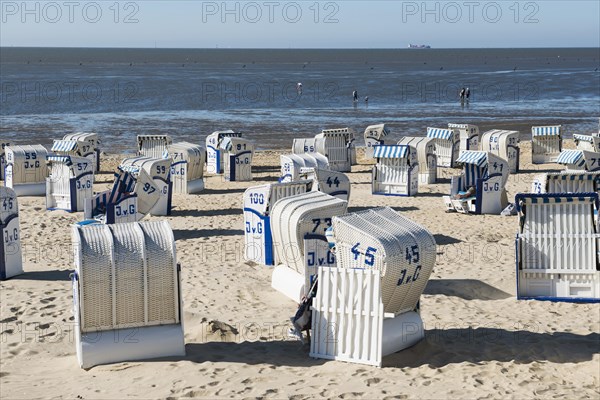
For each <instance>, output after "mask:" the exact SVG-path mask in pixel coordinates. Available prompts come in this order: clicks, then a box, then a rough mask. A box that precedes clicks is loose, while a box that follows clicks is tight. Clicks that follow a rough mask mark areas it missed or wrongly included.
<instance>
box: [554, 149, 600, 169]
mask: <svg viewBox="0 0 600 400" xmlns="http://www.w3.org/2000/svg"><path fill="white" fill-rule="evenodd" d="M556 163H557V164H562V165H564V166H565V167H566V170H567V171H589V172H594V171H600V153H596V152H593V151H587V150H563V151H561V152H560V154H559V155H558V158H557V159H556Z"/></svg>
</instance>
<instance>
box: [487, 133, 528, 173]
mask: <svg viewBox="0 0 600 400" xmlns="http://www.w3.org/2000/svg"><path fill="white" fill-rule="evenodd" d="M519 141H520V139H519V132H518V131H505V130H499V129H492V130H490V131H487V132H485V133H484V134H483V135H482V138H481V150H483V151H488V152H490V153H492V154H495V155H497V156H498V157H500V158H502V159H504V160H506V161H507V162H508V170H509V172H510V173H511V174H516V173H517V172H519V155H520V148H519Z"/></svg>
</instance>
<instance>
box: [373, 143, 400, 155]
mask: <svg viewBox="0 0 600 400" xmlns="http://www.w3.org/2000/svg"><path fill="white" fill-rule="evenodd" d="M407 154H408V146H403V145H390V146H373V157H375V158H405V157H406V156H407Z"/></svg>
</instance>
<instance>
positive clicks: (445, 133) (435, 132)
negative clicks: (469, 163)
mask: <svg viewBox="0 0 600 400" xmlns="http://www.w3.org/2000/svg"><path fill="white" fill-rule="evenodd" d="M453 134H454V131H453V130H450V129H440V128H427V137H428V138H434V139H444V140H449V139H451V138H452V135H453Z"/></svg>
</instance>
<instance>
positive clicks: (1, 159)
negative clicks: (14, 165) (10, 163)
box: [0, 139, 10, 181]
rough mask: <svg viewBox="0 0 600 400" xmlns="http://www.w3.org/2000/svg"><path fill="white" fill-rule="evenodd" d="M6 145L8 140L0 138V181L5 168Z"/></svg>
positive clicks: (8, 144)
mask: <svg viewBox="0 0 600 400" xmlns="http://www.w3.org/2000/svg"><path fill="white" fill-rule="evenodd" d="M6 146H10V142H8V141H5V140H2V139H0V181H3V180H4V168H6V158H5V148H6Z"/></svg>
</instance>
